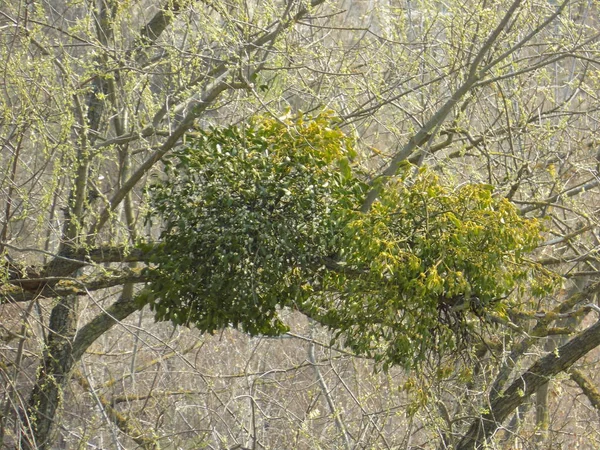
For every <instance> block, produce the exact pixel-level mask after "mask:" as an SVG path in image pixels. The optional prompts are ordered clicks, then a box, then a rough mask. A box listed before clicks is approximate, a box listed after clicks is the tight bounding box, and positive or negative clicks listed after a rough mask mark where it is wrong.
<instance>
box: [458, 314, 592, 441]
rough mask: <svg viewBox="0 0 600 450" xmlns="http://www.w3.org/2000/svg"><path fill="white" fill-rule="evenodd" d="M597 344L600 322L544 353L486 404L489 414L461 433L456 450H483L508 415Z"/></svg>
mask: <svg viewBox="0 0 600 450" xmlns="http://www.w3.org/2000/svg"><path fill="white" fill-rule="evenodd" d="M598 345H600V321H598V322H596V323H595V324H594V325H592V326H591V327H589V328H588V329H586V330H585V331H583V332H581V333H580V334H578V335H577V336H576V337H574V338H573V339H571V340H570V341H569V342H567V343H566V344H565V345H563V346H561V347H559V348H558V349H557V351H555V352H552V353H549V354H547V355H546V356H544V357H542V358H540V359H539V360H538V361H537V362H536V363H535V364H533V365H532V366H531V367H530V368H529V369H528V370H527V371H526V372H525V373H523V374H522V375H521V376H520V377H518V378H517V379H516V380H515V381H514V382H513V383H512V384H511V385H510V386H509V387H508V388H507V389H506V390H505V391H504V392H503V393H502V394H501V395H499V396H498V397H497V398H495V399H494V400H493V401H492V402H491V405H490V411H489V413H487V414H484V415H483V416H481V417H480V418H478V419H477V420H475V421H474V422H473V423H472V424H471V426H470V427H469V429H468V431H467V432H466V433H465V435H464V436H463V438H462V439H461V441H460V442H459V444H458V446H457V447H456V449H457V450H474V449H481V448H484V445H485V441H486V440H487V439H488V438H489V437H490V436H492V434H494V432H495V431H496V430H498V428H500V427H501V426H502V423H503V422H504V421H505V420H506V419H507V418H508V416H509V415H510V414H511V413H512V412H513V411H514V410H515V409H516V408H517V407H518V406H519V405H521V404H522V403H523V402H524V401H525V400H527V399H528V398H529V397H530V396H531V395H532V394H534V393H535V392H536V390H537V389H538V388H539V387H540V386H542V385H543V384H545V383H547V382H548V380H549V379H550V378H552V377H553V376H555V375H557V374H558V373H560V372H563V371H565V370H567V369H569V367H571V366H572V365H573V364H574V363H575V362H576V361H577V360H578V359H580V358H581V357H583V356H585V355H586V354H587V353H588V352H589V351H591V350H592V349H594V348H595V347H597V346H598Z"/></svg>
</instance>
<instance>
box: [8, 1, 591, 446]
mask: <svg viewBox="0 0 600 450" xmlns="http://www.w3.org/2000/svg"><path fill="white" fill-rule="evenodd" d="M0 61H1V64H0V88H1V89H0V140H1V146H2V150H1V153H0V192H1V194H0V255H1V258H2V259H1V261H0V379H1V382H0V441H1V442H2V444H0V445H2V446H3V448H7V449H21V448H23V449H35V448H40V449H88V448H89V449H136V448H142V449H159V448H162V449H201V448H207V449H231V450H233V449H242V448H246V449H253V450H254V449H256V450H258V449H407V450H408V449H440V450H441V449H474V448H484V447H485V448H493V449H507V450H508V449H566V448H569V449H595V448H600V431H599V430H600V427H599V409H600V392H599V391H598V387H599V385H600V375H599V374H600V371H599V370H598V368H599V367H600V361H599V360H598V358H599V357H600V354H599V353H598V351H597V348H596V347H597V346H598V345H599V344H600V329H599V328H598V323H597V321H598V317H599V312H600V309H599V308H598V306H596V305H597V299H596V294H597V291H598V290H599V289H600V278H599V274H600V271H599V270H600V261H599V255H598V246H599V245H600V237H599V235H598V233H599V232H600V230H599V215H598V213H597V212H598V210H599V208H600V198H599V195H598V186H599V184H600V178H599V177H600V173H599V170H600V98H599V97H598V95H599V92H600V89H599V88H600V11H599V5H598V3H597V2H596V1H593V0H560V1H554V0H511V1H507V0H472V1H464V0H447V1H438V0H378V1H375V0H264V1H262V0H261V1H259V0H247V1H244V0H224V1H219V0H120V1H116V0H14V1H9V0H0ZM324 110H329V111H333V113H334V114H335V116H336V117H337V118H338V119H336V120H337V122H336V126H339V127H340V129H341V130H342V131H343V132H344V133H345V134H346V135H347V136H349V137H351V138H352V139H353V140H355V142H356V144H355V147H356V149H357V152H358V156H357V157H356V164H359V165H360V166H361V168H362V170H363V171H364V173H365V174H366V179H365V181H366V182H372V181H373V180H378V179H379V178H377V177H378V176H380V175H385V176H388V177H390V176H394V174H395V173H396V172H397V169H398V167H399V166H400V165H401V164H402V163H403V162H404V161H410V162H411V163H413V164H414V165H416V166H427V167H429V168H430V170H432V171H433V172H435V173H436V174H437V176H438V177H439V178H440V179H441V180H443V182H444V183H446V184H447V185H449V186H455V187H456V189H458V188H460V187H461V186H465V185H469V184H473V183H485V184H487V185H491V186H492V187H493V195H494V196H495V197H496V198H506V199H507V200H509V201H510V202H511V203H512V204H513V205H515V207H516V208H517V209H518V210H519V213H520V215H521V216H522V217H526V218H537V219H539V220H540V221H541V222H542V223H543V225H544V227H545V228H544V231H543V236H542V240H541V241H540V242H541V243H540V245H539V246H538V248H537V249H535V250H534V251H533V252H531V253H530V254H528V255H527V258H528V261H529V262H530V263H532V264H533V265H535V266H536V267H537V268H538V269H540V270H547V271H549V272H548V273H550V272H552V273H553V274H555V275H553V276H555V280H556V282H555V286H554V289H553V290H552V291H551V292H545V293H544V294H543V295H537V296H536V295H534V294H535V292H534V291H535V290H536V286H534V285H532V284H531V283H530V282H527V281H524V282H523V284H522V285H521V286H520V295H519V300H518V301H515V302H512V303H510V304H509V306H507V308H506V309H505V310H496V311H494V310H490V311H489V312H488V313H487V314H486V315H485V317H481V318H478V319H476V321H478V320H480V321H481V322H484V321H485V322H486V323H485V325H482V326H481V328H477V329H478V330H480V331H479V332H477V333H473V336H471V338H472V342H471V343H470V345H468V346H466V347H465V348H464V349H463V350H462V351H460V352H458V353H457V352H449V353H444V352H443V351H442V350H440V352H439V353H437V354H435V355H431V356H430V357H429V358H427V359H426V360H424V361H422V362H421V363H420V364H419V365H418V367H416V368H414V367H413V368H412V369H408V368H406V367H403V366H402V365H400V366H393V367H390V368H389V370H387V371H382V370H380V369H381V367H378V366H377V365H376V364H375V363H374V361H372V360H371V359H369V358H366V357H364V356H361V355H356V354H353V352H351V351H349V349H348V348H346V347H344V346H343V342H339V341H336V342H335V344H332V341H331V338H332V332H331V331H330V330H328V329H327V328H326V327H323V326H321V325H319V324H318V323H317V322H315V321H313V320H310V319H309V318H307V317H306V316H305V315H303V314H301V313H300V312H298V311H294V310H293V309H290V308H282V309H281V311H280V315H281V317H282V319H283V320H284V322H285V323H286V324H287V325H288V326H289V327H290V331H289V332H288V333H286V334H283V335H281V336H277V337H266V336H260V335H257V336H253V337H251V336H248V335H246V334H244V333H242V332H240V331H237V330H235V329H232V328H226V329H223V330H221V331H218V332H217V333H215V334H213V335H211V334H202V333H200V332H199V331H198V330H196V329H194V328H193V327H191V328H188V327H184V326H178V327H175V326H173V325H172V324H170V323H165V322H162V323H155V320H154V314H153V313H152V312H151V311H149V310H148V308H141V306H140V303H139V302H137V301H136V296H137V295H138V293H139V292H140V290H141V289H142V288H143V286H144V284H145V283H146V282H147V278H146V276H147V275H146V274H147V272H145V271H144V270H143V269H144V267H146V266H147V265H148V259H147V257H146V256H145V255H144V252H143V251H141V250H140V247H139V246H138V245H137V244H138V243H139V242H152V241H153V240H156V239H157V237H158V236H159V233H160V226H159V224H157V223H156V221H155V222H154V224H153V225H152V226H150V225H149V224H148V223H147V222H146V221H145V217H146V213H147V211H148V195H147V191H146V188H147V186H148V185H149V184H150V183H152V182H153V180H157V179H161V177H162V176H164V175H161V174H162V173H163V171H164V158H165V157H167V156H168V155H169V154H171V153H172V152H173V151H175V150H177V149H178V148H181V147H182V146H185V145H186V143H189V142H193V140H194V139H195V138H196V137H197V136H198V135H199V133H200V132H201V131H202V130H208V129H209V128H210V127H226V126H230V125H240V126H242V125H243V124H245V123H247V122H248V121H249V120H250V119H251V118H252V117H255V116H256V115H257V114H261V115H263V116H265V115H266V116H271V117H274V118H281V117H284V116H285V115H286V114H288V113H291V114H294V115H295V114H297V113H298V112H300V111H302V112H305V113H309V114H311V113H312V114H314V115H316V114H318V113H320V112H321V111H324ZM372 186H375V187H374V188H373V189H372V190H371V191H369V193H368V195H367V197H366V199H365V203H363V208H364V209H365V210H368V209H369V208H370V206H372V205H373V204H374V203H375V202H377V194H378V190H377V186H378V185H377V182H375V183H374V184H372ZM365 205H366V206H365ZM359 206H360V205H359Z"/></svg>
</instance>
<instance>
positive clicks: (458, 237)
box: [144, 114, 552, 366]
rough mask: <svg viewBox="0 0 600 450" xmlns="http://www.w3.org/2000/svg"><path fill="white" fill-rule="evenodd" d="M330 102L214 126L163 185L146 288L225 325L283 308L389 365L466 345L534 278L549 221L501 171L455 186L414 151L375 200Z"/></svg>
mask: <svg viewBox="0 0 600 450" xmlns="http://www.w3.org/2000/svg"><path fill="white" fill-rule="evenodd" d="M332 122H333V118H332V117H331V116H330V115H328V114H322V115H319V116H317V117H313V118H307V117H303V116H298V117H293V118H291V117H290V118H285V119H273V118H270V117H257V118H255V119H254V120H252V121H251V122H250V123H249V124H247V125H246V126H232V127H227V128H220V129H211V130H209V131H206V132H204V133H202V135H201V136H200V137H199V138H198V139H197V140H195V141H193V142H192V143H188V145H187V146H186V147H184V148H182V149H180V150H178V151H176V152H175V153H174V154H173V155H172V156H171V157H170V159H169V160H168V161H167V166H166V176H165V177H164V179H163V180H162V181H161V182H158V183H155V184H154V185H153V186H152V187H151V188H150V198H151V212H150V216H151V217H155V218H160V219H161V220H162V223H163V226H164V227H163V232H162V234H161V244H160V250H159V251H156V252H154V255H155V256H154V260H153V261H152V262H153V265H152V267H151V269H150V273H151V279H152V281H151V284H150V288H151V292H152V294H151V295H149V296H147V297H145V299H144V302H146V303H149V304H150V306H151V308H152V309H153V310H154V311H155V314H156V318H157V320H171V321H172V322H173V323H175V324H184V325H195V326H196V327H198V328H199V329H200V330H202V331H207V332H214V331H215V330H218V329H221V328H223V327H226V326H233V327H237V328H239V329H241V330H243V331H245V332H247V333H250V334H265V335H277V334H280V333H283V332H285V331H286V330H287V328H286V327H285V325H284V324H283V323H282V322H281V320H280V319H279V315H278V312H279V311H280V310H281V308H284V307H290V308H295V309H298V310H300V311H302V312H304V313H305V314H307V315H309V316H310V317H312V318H313V319H315V320H317V321H319V322H321V323H322V324H325V325H327V326H329V327H330V328H332V329H333V330H335V331H336V336H337V337H338V338H340V339H341V340H343V342H344V343H345V345H347V346H349V347H350V348H351V349H352V350H354V351H356V352H358V353H360V354H363V355H366V356H369V357H372V358H375V359H376V360H378V361H380V362H382V364H383V365H384V366H389V365H392V364H403V365H407V366H410V365H413V364H417V363H418V362H419V361H421V360H422V359H423V358H425V357H426V356H427V355H428V354H429V353H430V352H435V353H437V354H444V353H445V352H449V351H453V350H455V349H457V348H458V347H459V343H460V342H464V341H465V337H468V336H469V335H470V334H471V333H472V332H473V331H475V327H477V326H478V325H479V324H480V323H484V322H485V318H486V314H487V312H489V311H491V310H501V309H502V308H503V306H504V305H505V304H506V303H507V302H508V301H509V300H508V296H509V295H510V294H511V293H512V292H513V291H515V289H516V288H517V287H519V286H521V287H523V286H525V285H526V283H532V285H536V286H538V288H540V289H541V290H545V289H548V288H549V285H550V283H551V282H552V279H551V278H550V277H546V276H545V275H544V274H543V273H541V272H540V271H539V270H537V268H536V267H535V266H533V265H531V264H529V263H527V261H526V260H525V259H524V254H525V253H527V252H529V251H531V250H533V249H535V248H536V246H537V245H538V243H539V239H540V238H539V236H540V224H539V223H538V222H537V221H535V220H528V219H524V218H522V217H520V216H519V215H518V214H517V211H516V209H515V208H514V206H513V205H512V204H511V203H509V202H508V201H507V200H504V199H497V198H495V197H493V195H492V189H491V187H490V186H487V185H475V184H468V185H463V186H461V187H460V188H457V189H453V188H451V187H448V186H445V185H444V184H443V183H441V181H440V180H439V179H438V177H437V176H435V175H434V174H433V173H432V172H431V171H429V170H427V169H420V170H416V169H415V168H413V167H410V166H407V167H405V168H404V169H403V171H402V173H401V174H399V175H398V176H397V177H396V178H395V179H393V180H389V182H388V183H387V184H386V186H385V189H383V190H382V194H381V196H380V198H379V201H378V202H376V203H375V204H374V206H373V208H372V209H371V211H370V212H369V213H366V214H363V213H360V212H359V209H360V205H361V202H362V200H363V198H364V196H365V194H366V192H367V190H368V186H367V185H366V184H365V183H364V182H363V181H362V177H361V174H360V172H358V171H356V170H354V169H353V167H352V166H353V164H352V161H353V159H354V158H355V157H356V155H355V151H354V149H353V143H352V141H351V140H350V139H349V138H348V137H346V136H345V135H344V134H343V133H342V132H341V131H340V130H339V129H337V128H335V127H334V126H333V125H332Z"/></svg>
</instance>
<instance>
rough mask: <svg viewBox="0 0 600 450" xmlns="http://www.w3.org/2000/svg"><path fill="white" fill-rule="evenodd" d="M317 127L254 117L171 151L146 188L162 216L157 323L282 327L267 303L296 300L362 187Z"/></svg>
mask: <svg viewBox="0 0 600 450" xmlns="http://www.w3.org/2000/svg"><path fill="white" fill-rule="evenodd" d="M329 123H330V118H329V117H327V116H320V117H317V118H315V119H312V120H308V121H304V120H303V119H301V118H299V119H297V120H290V119H287V120H286V122H283V121H282V120H275V119H267V118H259V119H256V120H254V121H253V122H251V123H250V124H248V125H247V126H245V127H229V128H225V129H212V130H210V131H208V132H206V133H204V134H203V135H202V136H201V137H200V138H198V139H197V140H196V141H195V142H193V143H192V144H190V145H189V146H187V147H185V148H182V149H180V150H178V151H177V152H175V153H174V154H173V156H172V157H171V158H170V160H169V162H168V164H167V170H166V179H165V180H164V181H163V182H162V183H159V184H155V185H154V186H152V188H151V198H152V207H153V212H154V214H158V215H159V216H160V217H162V218H163V220H164V231H163V233H162V236H161V239H162V245H163V249H164V251H163V252H158V253H157V254H156V260H155V263H156V264H157V267H156V269H155V272H154V275H155V281H154V283H153V285H152V288H153V291H154V294H155V295H154V297H155V299H156V301H155V302H153V303H152V307H153V308H154V310H155V312H156V316H157V318H158V319H159V320H163V319H170V320H172V321H173V322H174V323H176V324H188V323H191V324H195V325H196V326H197V327H198V328H200V329H201V330H203V331H214V330H216V329H219V328H222V327H225V326H228V325H232V326H235V327H240V328H241V329H242V330H244V331H246V332H249V333H252V334H257V333H262V334H267V335H272V334H278V333H281V332H282V331H285V327H284V326H283V324H282V323H281V322H280V321H279V319H278V316H277V308H278V306H281V305H290V304H292V303H294V302H304V301H305V299H306V298H307V296H308V291H307V289H306V286H308V285H309V284H311V283H312V282H313V281H314V280H315V279H316V278H319V277H320V276H321V272H322V271H323V267H322V261H323V260H324V259H326V258H329V257H331V256H332V255H335V253H336V251H337V249H338V248H339V247H340V244H341V243H340V242H339V239H338V235H339V231H340V229H341V228H343V221H344V218H343V215H344V212H345V211H346V210H347V209H349V208H351V207H352V205H354V204H355V203H356V202H357V199H358V197H359V196H360V195H361V193H362V183H360V182H359V181H357V180H356V179H354V178H353V177H352V176H351V173H350V170H349V161H348V158H349V157H351V156H352V146H351V142H350V141H349V140H348V139H347V138H346V137H345V136H344V134H343V133H342V132H341V131H340V130H337V129H332V128H330V127H329Z"/></svg>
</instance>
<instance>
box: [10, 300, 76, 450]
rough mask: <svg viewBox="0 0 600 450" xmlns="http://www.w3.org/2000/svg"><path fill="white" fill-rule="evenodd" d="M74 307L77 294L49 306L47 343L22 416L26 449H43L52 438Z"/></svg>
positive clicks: (73, 324) (67, 363)
mask: <svg viewBox="0 0 600 450" xmlns="http://www.w3.org/2000/svg"><path fill="white" fill-rule="evenodd" d="M77 307H78V299H77V297H76V296H68V297H64V298H61V299H60V301H59V302H58V304H57V305H56V306H55V307H54V308H53V309H52V313H51V315H50V323H49V327H48V329H49V335H48V343H47V346H46V349H45V351H44V358H43V362H42V365H41V366H40V367H39V368H38V374H37V381H36V384H35V386H34V387H33V392H32V393H31V397H30V398H29V405H28V407H27V416H26V417H25V418H24V424H25V425H26V426H27V427H28V430H26V432H25V433H24V435H23V438H22V440H21V446H22V447H23V448H24V449H26V450H34V449H40V450H45V449H48V448H51V445H52V442H53V441H54V434H55V432H56V427H55V423H56V422H57V420H56V414H57V412H58V410H59V407H60V405H61V403H62V401H63V389H64V387H65V385H66V383H67V381H68V380H69V375H70V373H71V370H72V368H73V363H74V360H73V356H72V344H73V339H74V337H75V331H76V329H77Z"/></svg>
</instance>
